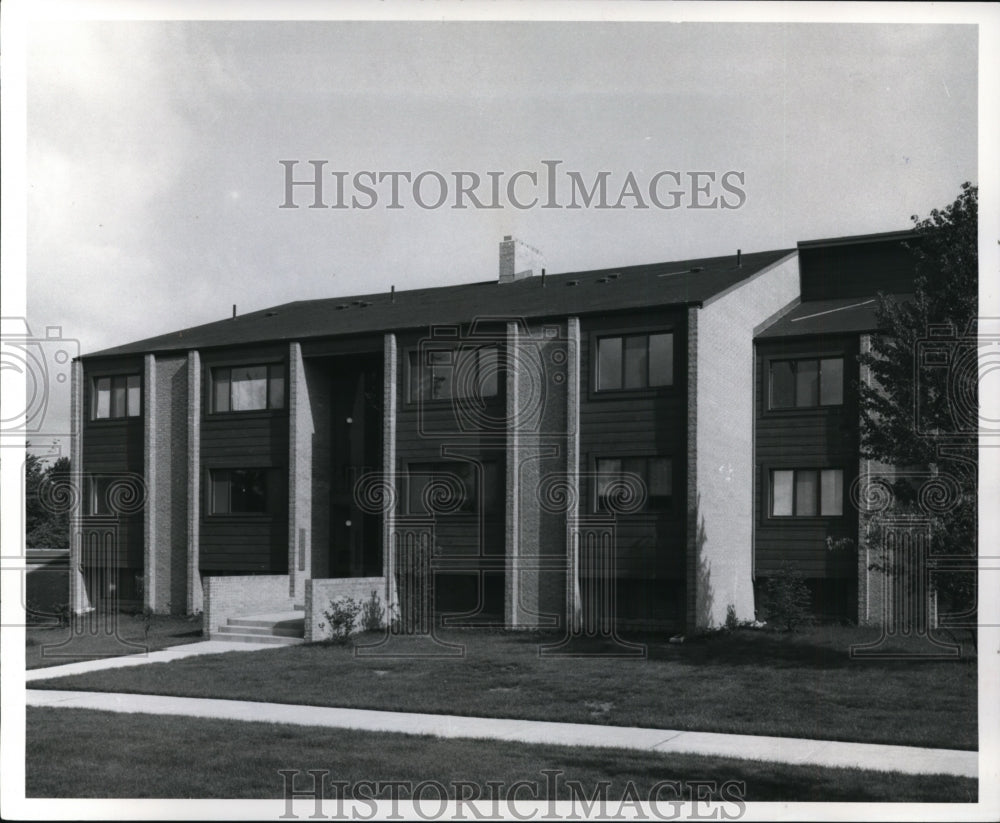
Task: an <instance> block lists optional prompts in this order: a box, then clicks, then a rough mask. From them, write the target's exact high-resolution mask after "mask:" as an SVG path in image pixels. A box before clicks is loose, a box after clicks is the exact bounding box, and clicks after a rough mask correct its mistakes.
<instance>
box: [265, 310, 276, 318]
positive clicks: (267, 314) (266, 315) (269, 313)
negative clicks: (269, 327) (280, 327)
mask: <svg viewBox="0 0 1000 823" xmlns="http://www.w3.org/2000/svg"><path fill="white" fill-rule="evenodd" d="M276 314H277V312H276V311H269V312H265V313H264V317H274V316H275V315H276Z"/></svg>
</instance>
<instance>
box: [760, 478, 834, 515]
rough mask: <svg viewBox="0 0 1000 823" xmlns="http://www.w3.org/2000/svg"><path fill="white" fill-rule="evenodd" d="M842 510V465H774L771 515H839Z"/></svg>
mask: <svg viewBox="0 0 1000 823" xmlns="http://www.w3.org/2000/svg"><path fill="white" fill-rule="evenodd" d="M843 513H844V472H843V470H842V469H775V470H773V471H772V472H771V516H772V517H817V516H818V517H839V516H840V515H842V514H843Z"/></svg>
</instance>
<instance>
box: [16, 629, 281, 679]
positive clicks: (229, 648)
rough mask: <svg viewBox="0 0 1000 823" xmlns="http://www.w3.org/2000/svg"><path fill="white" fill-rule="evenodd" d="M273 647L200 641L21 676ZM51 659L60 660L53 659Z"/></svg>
mask: <svg viewBox="0 0 1000 823" xmlns="http://www.w3.org/2000/svg"><path fill="white" fill-rule="evenodd" d="M273 648H274V646H264V645H260V646H258V645H254V644H251V643H226V642H223V641H221V640H203V641H201V642H200V643H186V644H184V645H182V646H171V647H170V648H169V649H160V651H156V652H146V653H145V654H128V655H124V656H122V657H99V658H95V659H94V660H80V661H78V662H76V663H66V664H64V665H62V666H45V667H43V668H41V669H29V670H28V671H26V672H25V673H24V679H25V681H26V682H29V683H30V682H31V681H32V680H48V679H49V678H50V677H65V676H66V675H70V674H86V673H87V672H100V671H104V670H105V669H121V668H125V667H126V666H144V665H145V664H146V663H169V662H170V661H171V660H180V659H181V658H183V657H195V656H196V655H200V654H221V653H222V652H257V651H261V650H262V649H273ZM52 659H53V660H58V659H59V658H57V657H53V658H52Z"/></svg>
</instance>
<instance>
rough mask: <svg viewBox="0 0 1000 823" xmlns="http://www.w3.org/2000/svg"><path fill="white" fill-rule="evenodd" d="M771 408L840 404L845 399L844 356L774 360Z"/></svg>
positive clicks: (771, 379)
mask: <svg viewBox="0 0 1000 823" xmlns="http://www.w3.org/2000/svg"><path fill="white" fill-rule="evenodd" d="M770 396H771V404H770V405H771V408H772V409H801V408H809V407H814V406H839V405H841V404H842V403H843V402H844V358H843V357H822V358H816V357H813V358H807V359H798V360H772V361H771V367H770Z"/></svg>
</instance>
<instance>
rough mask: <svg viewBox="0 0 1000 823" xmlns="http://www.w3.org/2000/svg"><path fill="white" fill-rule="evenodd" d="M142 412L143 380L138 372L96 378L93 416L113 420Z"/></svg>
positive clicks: (95, 418) (97, 418) (136, 415)
mask: <svg viewBox="0 0 1000 823" xmlns="http://www.w3.org/2000/svg"><path fill="white" fill-rule="evenodd" d="M140 414H142V381H141V380H140V377H139V375H138V374H116V375H114V376H112V377H96V378H94V399H93V410H92V414H91V417H92V418H93V419H94V420H112V419H116V418H122V417H138V416H139V415H140Z"/></svg>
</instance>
